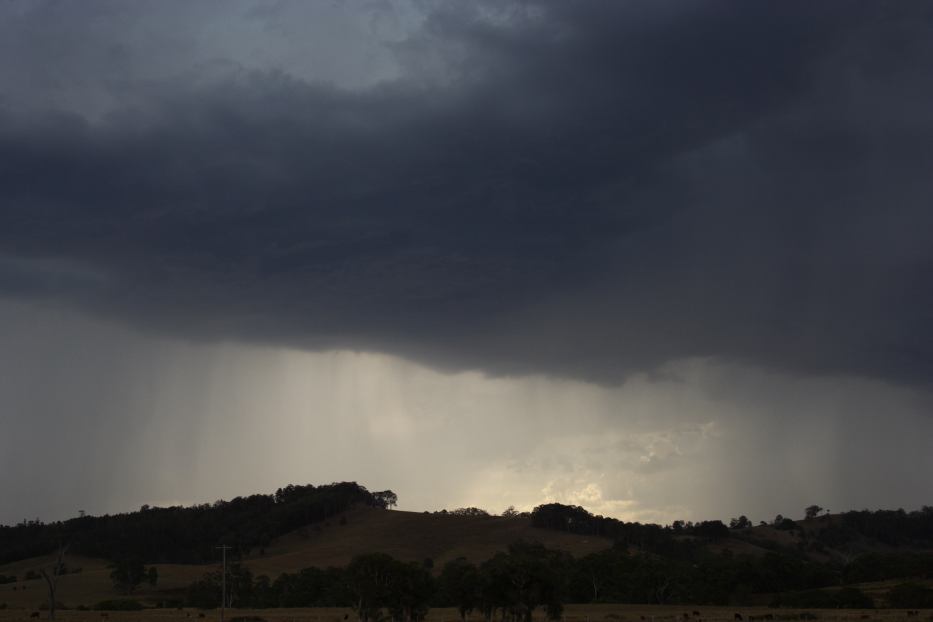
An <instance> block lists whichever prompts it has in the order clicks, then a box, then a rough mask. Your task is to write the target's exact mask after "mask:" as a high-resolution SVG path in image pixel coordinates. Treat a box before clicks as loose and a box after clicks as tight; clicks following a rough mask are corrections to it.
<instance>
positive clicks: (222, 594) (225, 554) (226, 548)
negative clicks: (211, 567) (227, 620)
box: [214, 544, 233, 622]
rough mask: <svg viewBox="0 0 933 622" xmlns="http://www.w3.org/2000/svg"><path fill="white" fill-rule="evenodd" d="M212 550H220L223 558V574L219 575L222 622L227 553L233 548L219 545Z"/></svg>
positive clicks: (225, 605) (225, 591) (225, 589)
mask: <svg viewBox="0 0 933 622" xmlns="http://www.w3.org/2000/svg"><path fill="white" fill-rule="evenodd" d="M214 548H215V549H220V550H221V552H222V556H223V566H224V570H223V574H221V575H220V622H224V609H225V608H226V607H227V551H229V550H230V549H232V548H233V547H232V546H227V545H226V544H221V545H220V546H215V547H214Z"/></svg>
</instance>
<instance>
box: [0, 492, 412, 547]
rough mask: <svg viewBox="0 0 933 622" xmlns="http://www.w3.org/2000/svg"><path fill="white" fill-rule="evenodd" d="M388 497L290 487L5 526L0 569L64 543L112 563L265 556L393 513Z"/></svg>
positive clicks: (387, 494) (0, 533)
mask: <svg viewBox="0 0 933 622" xmlns="http://www.w3.org/2000/svg"><path fill="white" fill-rule="evenodd" d="M396 502H397V497H396V495H395V493H393V492H392V491H391V490H386V491H380V492H370V491H368V490H367V489H366V488H365V487H363V486H360V485H359V484H357V483H356V482H341V483H335V484H328V485H323V486H313V485H305V486H299V485H289V486H285V487H284V488H279V489H278V490H276V491H275V493H273V494H267V495H262V494H257V495H250V496H248V497H237V498H235V499H232V500H230V501H216V502H215V503H212V504H207V503H205V504H200V505H193V506H188V507H182V506H173V507H165V508H160V507H150V506H148V505H144V506H143V507H142V508H140V510H139V511H137V512H128V513H124V514H114V515H104V516H81V517H77V518H72V519H69V520H65V521H58V522H54V523H43V522H41V521H39V520H34V521H23V522H22V523H20V524H18V525H14V526H0V563H6V562H11V561H16V560H19V559H26V558H29V557H38V556H41V555H46V554H48V553H50V552H52V551H55V550H57V548H58V547H59V546H60V545H61V544H62V543H63V542H67V543H69V546H70V552H71V553H73V554H78V555H86V556H89V557H102V558H105V559H110V560H113V561H117V562H118V561H120V560H124V559H139V560H143V561H144V562H146V563H191V564H200V563H207V562H212V561H213V560H214V557H215V554H216V551H215V550H214V546H215V545H216V544H217V543H218V542H227V543H229V544H230V545H232V546H234V547H235V552H236V553H240V554H247V553H249V552H250V551H251V550H253V549H261V548H263V547H265V546H267V545H268V544H269V542H271V541H272V540H273V539H274V538H276V537H278V536H281V535H284V534H286V533H288V532H290V531H293V530H295V529H298V528H300V527H302V526H305V525H308V524H312V523H316V522H320V521H323V520H326V519H328V518H331V517H333V516H335V515H337V514H340V513H342V512H345V511H346V510H348V509H350V508H352V507H354V506H357V505H367V506H372V507H380V508H389V507H392V506H394V505H395V504H396Z"/></svg>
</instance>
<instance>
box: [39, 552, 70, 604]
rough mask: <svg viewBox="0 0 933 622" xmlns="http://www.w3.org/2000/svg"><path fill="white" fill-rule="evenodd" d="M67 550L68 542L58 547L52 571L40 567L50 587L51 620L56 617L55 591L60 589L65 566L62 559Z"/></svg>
mask: <svg viewBox="0 0 933 622" xmlns="http://www.w3.org/2000/svg"><path fill="white" fill-rule="evenodd" d="M67 550H68V545H67V544H62V545H61V546H60V547H58V557H57V558H56V559H55V563H54V565H53V566H52V569H51V572H50V571H49V570H47V569H46V568H44V567H43V568H40V569H39V572H41V573H42V577H43V578H44V579H45V583H46V585H48V587H49V620H54V619H55V591H56V590H57V589H58V577H59V576H61V574H62V570H64V568H65V565H64V562H63V561H62V560H64V559H65V552H66V551H67Z"/></svg>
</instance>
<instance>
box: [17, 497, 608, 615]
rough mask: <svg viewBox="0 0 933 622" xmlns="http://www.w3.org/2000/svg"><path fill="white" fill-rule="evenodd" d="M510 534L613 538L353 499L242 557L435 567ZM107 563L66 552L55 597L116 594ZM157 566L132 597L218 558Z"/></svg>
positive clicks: (262, 569) (177, 582) (180, 584)
mask: <svg viewBox="0 0 933 622" xmlns="http://www.w3.org/2000/svg"><path fill="white" fill-rule="evenodd" d="M517 540H531V541H537V542H540V543H542V544H544V545H545V546H547V547H548V548H549V549H556V550H561V551H566V552H568V553H571V554H572V555H574V556H576V557H582V556H584V555H588V554H591V553H595V552H598V551H602V550H606V549H608V548H609V547H611V546H612V541H611V540H609V539H607V538H603V537H599V536H587V535H578V534H568V533H560V532H557V531H554V530H548V529H540V528H536V527H533V526H532V524H531V518H529V517H527V516H515V517H511V518H503V517H498V516H455V515H451V514H426V513H418V512H402V511H396V510H383V509H379V508H373V507H367V506H360V507H356V508H353V509H351V510H348V511H347V512H345V513H341V514H339V515H335V516H333V517H331V518H329V519H326V520H323V521H319V522H317V523H311V524H309V525H306V526H303V527H301V528H299V529H297V530H294V531H292V532H290V533H288V534H285V535H284V536H282V537H280V538H277V539H275V540H274V541H272V542H271V543H270V544H269V545H268V546H266V547H264V548H263V549H261V550H260V549H255V550H253V551H252V552H251V553H250V554H249V555H246V556H244V557H243V559H242V560H241V562H242V564H243V565H245V566H247V567H248V568H249V569H250V570H251V571H252V572H253V573H254V574H255V575H263V574H264V575H267V576H269V577H272V578H275V577H277V576H278V575H280V574H281V573H285V572H288V573H294V572H298V571H300V570H302V569H303V568H307V567H311V566H316V567H320V568H326V567H329V566H346V565H347V564H348V563H349V562H350V561H351V560H352V559H353V558H354V557H356V556H358V555H364V554H367V553H375V552H382V553H387V554H389V555H391V556H392V557H394V558H396V559H399V560H402V561H412V562H418V563H423V562H424V561H425V560H431V562H430V563H431V564H432V566H433V567H434V568H435V569H437V570H439V569H440V568H441V567H442V566H443V564H445V563H446V562H448V561H450V560H452V559H456V558H458V557H464V558H466V559H468V560H471V561H473V562H482V561H484V560H486V559H489V558H490V557H492V556H493V555H494V554H496V553H497V552H500V551H504V550H506V549H507V548H508V547H509V545H510V544H512V543H513V542H515V541H517ZM260 551H261V552H260ZM213 555H214V557H215V558H216V557H217V555H218V554H217V552H216V551H214V552H213ZM51 562H52V557H51V556H42V557H33V558H30V559H26V560H19V561H16V562H11V563H7V564H4V565H2V566H0V575H8V576H10V575H12V576H16V577H18V578H22V577H23V576H25V574H26V573H27V572H28V571H30V570H35V569H38V568H40V567H42V566H43V565H45V566H48V565H49V564H51ZM108 563H109V562H108V561H107V560H104V559H99V558H88V557H81V556H68V557H67V558H66V565H67V566H68V567H69V568H72V569H76V568H80V569H81V571H80V572H78V573H75V574H66V575H64V577H63V578H62V579H61V587H60V592H59V594H60V598H59V600H61V601H62V602H64V603H66V604H70V605H73V606H77V605H79V604H87V605H90V604H93V603H96V602H99V601H102V600H107V599H113V598H118V597H120V595H119V594H118V593H117V592H116V591H115V590H114V588H113V585H112V583H111V580H110V569H109V568H108ZM156 568H157V569H158V572H159V582H158V584H157V585H156V587H155V589H150V588H148V587H147V586H142V587H141V588H140V589H138V590H137V591H136V592H135V593H134V597H135V598H139V599H141V600H144V601H158V600H160V599H164V598H166V597H167V596H168V597H171V596H176V597H177V596H180V595H183V592H184V588H186V587H187V586H188V585H190V584H191V583H192V582H194V581H196V580H197V579H199V578H201V576H203V575H204V574H205V573H206V572H208V571H212V570H216V569H217V568H218V564H217V563H211V564H196V565H195V564H156ZM14 588H16V589H15V590H14ZM45 598H46V592H45V585H44V582H43V580H42V579H40V578H36V579H31V580H27V581H23V580H20V581H17V582H16V583H11V584H9V585H0V602H6V603H7V604H8V605H9V606H11V607H17V608H18V607H38V606H39V605H40V604H42V603H43V602H44V600H43V599H45Z"/></svg>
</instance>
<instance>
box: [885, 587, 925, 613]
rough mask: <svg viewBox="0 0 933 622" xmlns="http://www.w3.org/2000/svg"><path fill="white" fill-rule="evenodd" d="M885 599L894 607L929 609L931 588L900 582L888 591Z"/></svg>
mask: <svg viewBox="0 0 933 622" xmlns="http://www.w3.org/2000/svg"><path fill="white" fill-rule="evenodd" d="M887 601H888V605H889V606H891V607H894V608H895V609H931V608H933V589H930V588H928V587H923V586H922V585H917V584H916V583H901V584H900V585H895V586H894V587H892V588H891V589H890V591H888V594H887Z"/></svg>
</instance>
